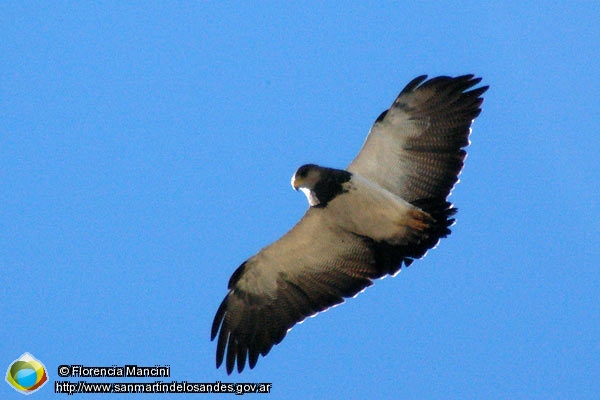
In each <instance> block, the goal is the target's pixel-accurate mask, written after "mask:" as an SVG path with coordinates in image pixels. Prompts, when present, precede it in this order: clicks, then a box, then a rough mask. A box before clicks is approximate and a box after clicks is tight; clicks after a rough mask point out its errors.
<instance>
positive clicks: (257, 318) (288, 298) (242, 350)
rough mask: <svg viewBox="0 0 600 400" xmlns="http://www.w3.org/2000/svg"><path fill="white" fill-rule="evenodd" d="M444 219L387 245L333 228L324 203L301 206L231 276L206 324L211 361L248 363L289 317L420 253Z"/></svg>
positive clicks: (299, 316) (278, 335)
mask: <svg viewBox="0 0 600 400" xmlns="http://www.w3.org/2000/svg"><path fill="white" fill-rule="evenodd" d="M447 225H448V223H447V221H445V219H444V218H441V219H440V224H434V225H432V226H431V227H429V229H428V233H423V235H422V237H421V239H422V240H419V238H418V237H415V238H414V239H413V241H412V242H409V243H408V244H406V245H404V246H395V247H394V246H388V245H386V244H385V243H378V242H375V241H373V240H371V239H370V238H368V237H364V236H359V235H356V234H354V233H351V232H349V231H347V230H345V229H342V228H340V227H339V226H338V225H337V223H336V221H335V219H334V218H333V217H332V214H331V213H330V212H328V210H327V209H326V208H318V207H311V208H309V209H308V211H307V212H306V214H305V215H304V217H303V218H302V219H301V220H300V221H299V222H298V223H297V224H296V226H294V227H293V228H292V229H291V230H290V231H289V232H288V233H286V234H285V235H284V236H283V237H281V238H280V239H279V240H277V241H276V242H274V243H272V244H271V245H269V246H267V247H265V248H264V249H262V250H261V251H260V252H259V253H258V254H256V255H255V256H253V257H251V258H250V259H248V260H247V261H245V262H244V263H243V264H242V265H241V266H240V267H239V268H238V269H237V270H236V271H235V272H234V274H233V275H232V276H231V279H230V280H229V293H228V294H227V296H226V297H225V299H224V300H223V302H222V303H221V305H220V307H219V309H218V311H217V313H216V316H215V319H214V321H213V325H212V332H211V337H212V339H214V338H215V337H217V335H218V341H217V367H219V366H220V365H221V363H222V362H223V360H224V359H225V360H226V363H225V364H226V367H227V372H228V373H230V372H231V371H232V370H233V368H234V365H235V363H236V361H237V369H238V371H239V372H241V371H242V370H243V368H244V365H245V363H246V360H248V364H249V366H250V368H253V367H254V366H255V364H256V362H257V360H258V356H259V354H260V355H263V356H264V355H266V354H267V353H268V352H269V350H271V347H273V345H275V344H278V343H279V342H281V340H282V339H283V338H284V337H285V335H286V333H287V331H288V330H289V329H290V328H292V327H293V326H294V325H295V324H296V323H298V322H300V321H302V320H304V319H305V318H306V317H308V316H311V315H314V314H316V313H318V312H320V311H323V310H326V309H327V308H329V307H331V306H333V305H336V304H339V303H341V302H343V301H344V298H345V297H352V296H354V295H356V294H357V293H359V292H360V291H361V290H363V289H364V288H365V287H367V286H370V285H371V284H372V281H371V280H372V279H376V278H380V277H382V276H385V275H387V274H394V273H396V272H397V271H398V270H399V269H400V266H401V262H402V260H403V259H404V260H407V262H410V261H408V260H409V258H408V257H411V258H418V257H421V256H422V255H423V254H424V253H425V251H427V249H428V248H429V247H431V246H432V242H435V241H437V240H438V238H439V237H440V236H445V235H446V234H447V233H449V231H448V230H447ZM436 230H437V231H438V232H435V231H436ZM429 235H431V239H428V236H429Z"/></svg>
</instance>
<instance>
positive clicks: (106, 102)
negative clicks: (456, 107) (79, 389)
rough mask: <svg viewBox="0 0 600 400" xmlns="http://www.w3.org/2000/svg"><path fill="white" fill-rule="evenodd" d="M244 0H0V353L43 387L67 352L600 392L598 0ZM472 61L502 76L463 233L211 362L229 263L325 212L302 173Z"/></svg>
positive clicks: (296, 392) (199, 376) (322, 384)
mask: <svg viewBox="0 0 600 400" xmlns="http://www.w3.org/2000/svg"><path fill="white" fill-rule="evenodd" d="M250 3H251V2H241V1H239V2H208V1H207V2H177V3H175V2H131V3H127V4H125V3H117V2H109V3H107V4H102V3H101V2H99V3H93V4H91V3H88V2H85V3H84V2H62V1H61V2H52V3H50V2H27V3H26V2H16V1H6V2H2V4H0V22H1V26H2V34H1V37H2V40H0V54H2V56H1V57H0V72H1V76H2V79H0V131H1V134H0V203H1V204H2V206H0V268H2V270H3V271H4V273H3V278H2V279H3V281H4V282H3V284H2V285H0V296H1V297H0V300H1V301H0V304H1V305H0V307H1V308H0V310H1V311H2V320H3V323H2V326H3V328H2V329H1V330H0V339H1V340H0V366H2V365H4V366H5V367H2V368H8V366H9V364H10V363H11V362H12V361H13V360H14V359H16V358H17V357H19V356H20V355H21V354H22V353H24V352H29V353H31V354H33V355H34V356H35V357H37V358H38V359H39V360H40V361H42V362H43V363H44V364H45V366H46V367H47V369H48V372H49V376H50V383H49V384H48V385H47V386H46V387H44V388H42V389H41V390H40V391H39V392H37V393H35V394H33V395H32V396H33V397H32V398H55V397H56V396H57V395H55V394H54V393H53V388H52V385H53V383H54V381H55V380H57V379H59V378H58V376H57V368H58V366H59V365H61V364H82V365H86V366H111V365H125V364H138V365H155V364H159V365H165V364H169V365H170V366H171V378H169V379H168V380H179V381H182V380H187V381H189V382H215V381H222V382H272V383H273V389H272V394H271V395H270V397H269V398H322V397H323V396H325V395H329V396H333V397H337V398H349V399H351V398H365V397H369V398H391V397H396V398H403V399H411V398H415V399H416V398H419V399H436V398H455V399H459V398H460V399H481V398H489V399H496V398H528V399H534V398H540V399H541V398H581V399H584V398H593V397H594V395H597V393H598V392H600V384H599V383H598V376H600V275H599V274H598V266H599V264H600V250H599V245H598V243H599V241H600V224H599V217H600V202H599V200H598V198H599V196H598V190H599V188H600V185H599V179H600V173H599V172H600V162H599V156H598V155H599V154H600V136H599V134H598V132H599V130H600V108H599V106H598V93H599V92H600V63H598V54H599V51H600V25H599V24H598V20H599V17H600V6H599V5H598V3H597V2H593V1H589V2H583V1H582V2H568V4H567V2H563V4H562V5H561V4H553V5H550V4H549V3H546V4H543V3H535V2H522V1H519V2H514V1H508V2H507V1H501V2H500V1H498V2H496V1H494V2H487V3H486V4H485V5H484V4H483V3H481V2H475V1H473V2H453V3H439V2H438V3H436V2H429V3H424V2H415V3H412V4H408V2H407V4H398V2H386V3H383V4H378V5H372V4H371V5H366V4H364V5H358V4H349V3H347V2H327V3H326V4H325V3H324V2H308V3H302V4H300V3H298V2H295V3H293V4H292V3H290V4H287V3H286V4H284V3H282V2H261V5H260V6H259V5H256V4H250ZM529 3H531V4H529ZM464 73H475V74H477V75H479V76H482V77H483V79H484V81H483V82H484V83H485V84H488V85H490V90H489V91H488V92H487V93H486V95H485V102H484V104H483V112H482V114H481V116H480V117H479V118H478V119H477V121H476V122H475V124H474V127H473V128H474V129H473V134H472V137H471V141H472V144H471V146H470V147H469V150H468V152H469V156H468V159H467V162H466V167H465V169H464V171H463V173H462V175H461V182H460V184H459V185H458V186H457V188H456V189H455V190H454V192H453V194H452V197H451V199H452V201H453V202H454V203H455V204H456V206H457V207H458V208H459V213H458V216H457V224H456V225H455V226H454V227H453V233H452V235H451V236H450V237H449V238H448V239H446V240H443V241H442V242H441V243H440V245H439V246H438V247H437V248H436V249H435V250H433V251H430V252H429V253H428V254H427V256H426V257H425V258H424V259H423V260H420V261H418V262H415V263H414V264H413V265H412V266H411V267H410V268H408V269H405V270H403V271H402V272H401V273H400V274H399V275H397V276H396V277H395V278H387V279H383V280H380V281H377V282H376V284H375V285H374V286H373V287H371V288H369V289H367V290H366V291H365V292H364V293H362V294H361V295H359V296H358V297H357V298H356V299H352V300H351V301H348V302H347V303H346V304H344V305H342V306H340V307H336V308H334V309H333V310H330V311H328V312H325V313H322V314H319V315H318V316H317V317H316V318H310V319H308V320H307V321H305V322H304V323H303V324H301V325H298V326H296V327H295V328H294V329H293V330H292V331H291V332H290V333H289V334H288V336H287V337H286V339H285V340H284V341H283V342H282V343H281V344H280V345H278V346H276V347H274V348H273V350H272V351H271V353H270V354H269V355H268V356H267V357H266V358H261V359H260V360H259V362H258V365H257V367H256V368H255V369H254V370H252V371H250V370H248V371H245V372H244V373H243V375H241V376H240V375H237V374H233V375H231V376H227V375H226V373H225V372H224V370H223V369H220V370H216V369H215V365H214V364H215V362H214V352H215V343H214V342H210V340H209V333H210V325H211V322H212V318H213V315H214V312H215V311H216V309H217V307H218V305H219V304H220V302H221V300H222V298H223V296H224V295H225V294H226V285H227V281H228V279H229V277H230V275H231V274H232V273H233V271H234V270H235V268H236V267H237V266H238V265H239V264H240V263H241V262H242V261H244V260H245V259H246V258H248V257H250V256H251V255H253V254H254V253H255V252H256V251H258V250H259V249H260V248H261V247H263V246H265V245H267V244H269V243H271V242H272V241H274V240H275V239H277V238H278V237H279V236H281V235H282V234H283V233H285V232H286V231H287V230H288V229H289V228H290V227H291V226H292V225H293V224H294V223H295V222H296V221H297V220H298V219H299V218H300V217H301V215H302V214H303V213H304V211H305V209H306V207H307V204H306V199H305V198H304V196H303V195H302V194H300V193H295V192H294V191H293V190H292V188H291V187H290V184H289V182H290V177H291V175H292V174H293V172H294V171H295V169H296V168H297V167H298V166H300V165H302V164H304V163H308V162H313V163H318V164H321V165H326V166H331V167H345V166H346V165H347V164H348V163H349V162H350V161H351V160H352V158H353V157H354V155H355V154H356V153H357V152H358V150H359V148H360V146H361V144H362V142H363V141H364V139H365V136H366V134H367V132H368V130H369V128H370V126H371V124H372V123H373V121H374V120H375V118H376V117H377V116H378V115H379V114H380V113H381V111H383V110H384V109H386V108H387V107H388V106H389V105H390V104H391V102H392V101H393V100H394V98H395V96H396V95H397V94H398V92H399V91H400V90H401V89H402V88H403V87H404V85H405V84H406V83H408V82H409V81H410V80H411V79H412V78H414V77H415V76H417V75H420V74H429V75H430V76H435V75H439V74H446V75H458V74H464ZM2 371H4V369H3V370H2ZM72 380H77V379H72ZM104 381H108V382H119V380H118V379H115V380H104ZM19 396H20V395H18V394H17V393H16V392H14V390H13V389H11V388H10V387H9V386H8V385H6V384H4V383H3V384H1V385H0V397H1V398H3V399H5V398H6V399H8V398H13V397H14V398H20V397H19ZM63 396H64V395H63ZM81 396H83V395H81ZM111 398H118V396H117V395H112V397H111Z"/></svg>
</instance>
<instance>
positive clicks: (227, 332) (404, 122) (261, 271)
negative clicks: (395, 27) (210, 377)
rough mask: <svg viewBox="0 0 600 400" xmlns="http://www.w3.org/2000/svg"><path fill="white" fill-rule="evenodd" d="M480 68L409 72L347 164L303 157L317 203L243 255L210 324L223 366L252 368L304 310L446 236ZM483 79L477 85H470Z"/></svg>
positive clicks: (300, 179) (301, 185) (306, 188)
mask: <svg viewBox="0 0 600 400" xmlns="http://www.w3.org/2000/svg"><path fill="white" fill-rule="evenodd" d="M480 81H481V78H475V77H474V76H473V75H463V76H458V77H454V78H453V77H447V76H440V77H436V78H432V79H429V80H427V76H419V77H417V78H415V79H413V80H412V81H411V82H410V83H409V84H408V85H407V86H406V87H405V88H404V89H403V90H402V92H400V94H399V95H398V97H397V98H396V100H395V101H394V103H393V104H392V106H391V107H390V109H389V110H386V111H384V112H383V113H382V114H381V115H380V116H379V117H378V118H377V120H376V121H375V123H374V125H373V127H372V128H371V131H370V132H369V135H368V136H367V139H366V141H365V143H364V144H363V147H362V149H361V150H360V152H359V153H358V155H357V156H356V158H355V159H354V160H353V161H352V162H351V163H350V165H349V166H348V167H347V168H346V169H335V168H327V167H321V166H318V165H314V164H307V165H303V166H301V167H300V168H298V170H297V171H296V172H295V173H294V176H293V177H292V186H293V187H294V189H296V190H302V191H303V192H304V194H305V195H306V197H307V199H308V203H309V205H310V207H309V208H308V210H307V211H306V214H304V216H303V217H302V219H301V220H300V221H299V222H298V223H297V224H296V225H295V226H294V227H293V228H292V229H291V230H290V231H289V232H287V233H286V234H285V235H284V236H283V237H281V238H280V239H279V240H277V241H276V242H274V243H272V244H271V245H269V246H267V247H265V248H263V249H262V250H260V251H259V252H258V253H257V254H256V255H254V256H253V257H251V258H249V259H248V260H246V261H245V262H244V263H242V265H241V266H240V267H239V268H238V269H237V270H236V271H235V272H234V273H233V275H232V276H231V279H230V280H229V285H228V288H229V292H228V293H227V295H226V296H225V299H224V300H223V302H222V303H221V305H220V307H219V309H218V310H217V313H216V315H215V319H214V321H213V324H212V331H211V339H212V340H214V339H215V338H217V337H218V340H217V355H216V358H217V360H216V361H217V368H218V367H220V366H221V364H222V363H223V360H225V364H226V368H227V373H228V374H230V373H231V372H232V371H233V369H234V367H235V364H236V363H237V370H238V372H242V370H243V369H244V367H245V365H246V361H247V362H248V365H249V367H250V368H254V366H255V365H256V362H257V361H258V356H259V355H262V356H265V355H266V354H267V353H268V352H269V351H270V350H271V348H272V347H273V345H276V344H278V343H279V342H281V341H282V340H283V338H284V337H285V335H286V333H287V332H288V331H289V330H290V329H291V328H292V327H293V326H294V325H295V324H296V323H298V322H300V321H302V320H304V319H305V318H306V317H308V316H312V315H314V314H316V313H318V312H320V311H323V310H326V309H328V308H330V307H332V306H334V305H336V304H339V303H342V302H343V301H344V298H347V297H352V296H355V295H356V294H357V293H359V292H360V291H362V290H364V289H365V288H366V287H367V286H370V285H372V284H373V282H372V281H373V279H377V278H381V277H384V276H386V275H394V274H396V273H397V272H398V271H399V270H400V268H401V266H402V264H404V265H406V266H409V265H410V264H411V263H412V262H413V261H414V260H415V259H418V258H421V257H423V256H424V255H425V253H426V252H427V250H429V249H431V248H433V247H434V246H436V244H437V243H438V241H439V239H440V238H443V237H446V236H448V234H450V229H449V227H450V226H451V225H452V224H453V223H454V219H452V218H451V217H452V215H454V214H455V212H456V208H454V207H453V205H452V204H450V203H449V202H448V200H447V198H448V196H449V194H450V192H451V190H452V188H453V187H454V185H455V184H456V182H457V181H458V175H459V173H460V171H461V169H462V167H463V163H464V159H465V156H466V152H465V150H464V148H465V147H467V146H468V144H469V134H470V132H471V123H472V122H473V120H474V119H475V118H476V117H477V116H478V115H479V113H480V112H481V108H480V107H481V104H482V103H483V98H482V97H481V96H482V94H483V93H484V92H485V91H486V90H487V89H488V87H487V86H481V87H475V86H476V85H477V84H479V82H480ZM474 87H475V88H474Z"/></svg>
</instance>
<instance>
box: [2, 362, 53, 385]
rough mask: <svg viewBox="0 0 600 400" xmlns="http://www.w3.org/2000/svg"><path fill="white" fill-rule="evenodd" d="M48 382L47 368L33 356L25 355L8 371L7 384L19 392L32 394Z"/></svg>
mask: <svg viewBox="0 0 600 400" xmlns="http://www.w3.org/2000/svg"><path fill="white" fill-rule="evenodd" d="M47 381H48V375H47V374H46V368H45V367H44V364H42V363H41V362H40V361H39V360H36V359H35V358H34V357H33V356H32V355H31V354H29V353H25V354H23V355H22V356H21V357H19V358H18V359H17V360H15V361H14V362H13V363H12V364H10V366H9V367H8V371H6V382H8V384H9V385H10V386H12V387H13V388H15V390H16V391H17V392H21V393H23V394H31V393H33V392H35V391H37V390H38V389H39V388H41V387H42V386H44V384H45V383H46V382H47Z"/></svg>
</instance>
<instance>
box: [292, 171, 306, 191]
mask: <svg viewBox="0 0 600 400" xmlns="http://www.w3.org/2000/svg"><path fill="white" fill-rule="evenodd" d="M303 183H304V179H302V178H296V174H294V176H292V187H293V188H294V190H295V191H298V189H300V186H302V184H303Z"/></svg>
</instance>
